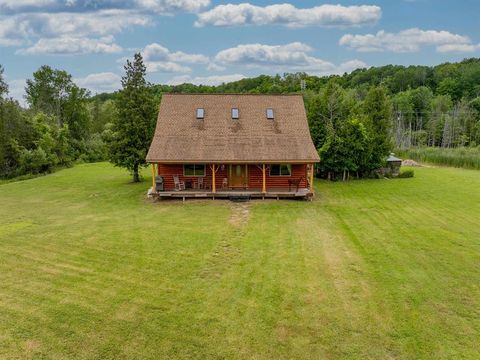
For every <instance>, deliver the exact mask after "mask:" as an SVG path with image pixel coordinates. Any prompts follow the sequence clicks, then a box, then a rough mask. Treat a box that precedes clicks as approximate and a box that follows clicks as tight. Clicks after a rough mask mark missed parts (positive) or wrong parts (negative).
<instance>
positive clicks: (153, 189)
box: [152, 163, 157, 192]
mask: <svg viewBox="0 0 480 360" xmlns="http://www.w3.org/2000/svg"><path fill="white" fill-rule="evenodd" d="M155 176H156V175H155V163H152V191H153V192H156V191H157V185H156V182H155Z"/></svg>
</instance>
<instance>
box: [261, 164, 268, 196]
mask: <svg viewBox="0 0 480 360" xmlns="http://www.w3.org/2000/svg"><path fill="white" fill-rule="evenodd" d="M266 192H267V179H266V176H265V164H262V193H264V194H265V193H266Z"/></svg>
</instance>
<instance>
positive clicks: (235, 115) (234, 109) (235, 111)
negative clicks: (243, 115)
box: [232, 108, 240, 120]
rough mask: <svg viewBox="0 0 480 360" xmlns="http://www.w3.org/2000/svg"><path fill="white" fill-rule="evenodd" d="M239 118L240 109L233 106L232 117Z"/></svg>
mask: <svg viewBox="0 0 480 360" xmlns="http://www.w3.org/2000/svg"><path fill="white" fill-rule="evenodd" d="M239 118H240V112H239V111H238V108H232V119H233V120H238V119H239Z"/></svg>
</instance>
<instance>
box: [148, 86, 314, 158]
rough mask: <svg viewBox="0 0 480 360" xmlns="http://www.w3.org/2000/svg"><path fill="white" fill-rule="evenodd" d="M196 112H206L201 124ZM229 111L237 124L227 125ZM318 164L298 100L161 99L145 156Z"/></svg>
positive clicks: (221, 96) (260, 97)
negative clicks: (270, 112)
mask: <svg viewBox="0 0 480 360" xmlns="http://www.w3.org/2000/svg"><path fill="white" fill-rule="evenodd" d="M197 108H203V109H205V117H204V119H203V120H198V119H197V118H196V109H197ZM232 108H238V109H239V112H240V119H239V120H232V117H231V109H232ZM267 108H272V109H273V111H274V116H275V119H274V120H268V119H267V117H266V109H267ZM319 160H320V159H319V156H318V153H317V151H316V150H315V147H314V145H313V142H312V139H311V137H310V131H309V129H308V123H307V116H306V113H305V107H304V104H303V98H302V96H301V95H247V94H242V95H239V94H195V95H192V94H165V95H163V96H162V101H161V104H160V112H159V114H158V120H157V127H156V129H155V135H154V138H153V141H152V144H151V145H150V150H149V151H148V154H147V161H148V162H183V163H185V162H192V163H194V162H197V163H198V162H252V163H253V162H318V161H319Z"/></svg>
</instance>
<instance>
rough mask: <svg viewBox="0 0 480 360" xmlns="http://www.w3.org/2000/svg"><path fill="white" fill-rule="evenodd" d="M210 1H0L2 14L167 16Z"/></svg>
mask: <svg viewBox="0 0 480 360" xmlns="http://www.w3.org/2000/svg"><path fill="white" fill-rule="evenodd" d="M209 5H210V0H124V1H119V0H102V1H92V0H0V11H1V13H3V14H15V13H25V12H50V13H52V12H75V13H81V12H92V11H98V10H108V9H111V10H134V11H139V12H144V13H152V12H153V13H156V14H159V15H168V14H172V13H176V12H198V11H200V10H202V9H203V8H205V7H207V6H209Z"/></svg>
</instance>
